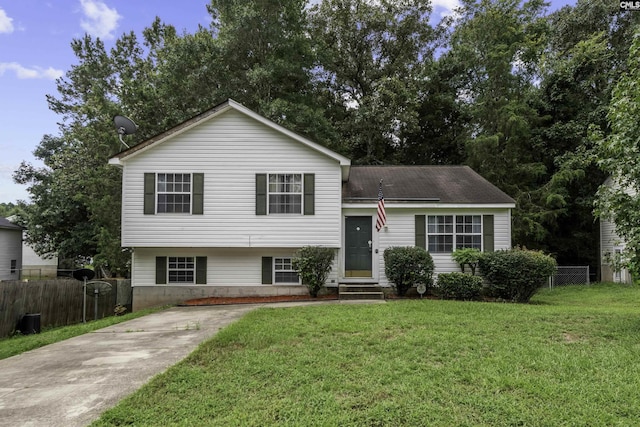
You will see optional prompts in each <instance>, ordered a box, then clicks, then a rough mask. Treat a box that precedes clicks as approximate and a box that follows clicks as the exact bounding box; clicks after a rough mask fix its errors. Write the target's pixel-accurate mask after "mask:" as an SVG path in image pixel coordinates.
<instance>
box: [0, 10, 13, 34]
mask: <svg viewBox="0 0 640 427" xmlns="http://www.w3.org/2000/svg"><path fill="white" fill-rule="evenodd" d="M12 21H13V19H12V18H9V17H8V16H7V12H5V11H4V10H3V9H0V33H13V24H12Z"/></svg>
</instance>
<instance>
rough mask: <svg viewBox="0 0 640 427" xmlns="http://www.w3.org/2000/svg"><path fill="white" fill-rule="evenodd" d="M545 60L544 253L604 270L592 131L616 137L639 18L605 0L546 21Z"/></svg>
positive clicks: (541, 105) (540, 131)
mask: <svg viewBox="0 0 640 427" xmlns="http://www.w3.org/2000/svg"><path fill="white" fill-rule="evenodd" d="M546 19H547V21H548V23H549V25H548V35H547V38H546V39H547V48H546V50H545V54H544V55H543V56H542V57H541V59H540V61H539V62H540V68H541V70H542V72H541V78H540V85H539V88H540V90H539V91H538V96H537V100H536V101H535V104H534V105H535V107H536V109H537V110H538V113H539V115H540V117H541V118H542V121H541V122H540V123H539V124H538V126H537V127H536V129H535V130H534V132H533V135H532V140H531V145H532V147H533V148H532V149H534V150H536V151H539V152H542V153H545V155H546V160H544V164H545V167H546V169H547V174H546V176H547V177H546V179H545V183H544V186H543V187H544V189H545V193H547V194H548V195H552V197H547V198H546V199H545V200H544V201H543V202H544V204H545V205H546V206H547V215H546V217H545V218H543V224H544V225H545V228H546V229H547V231H548V237H546V238H545V239H544V241H542V242H540V244H539V246H538V247H541V248H544V249H545V250H546V251H548V252H551V253H555V254H557V259H558V262H559V263H561V264H563V263H564V264H590V265H591V266H593V267H594V270H593V271H597V270H596V267H597V266H598V256H599V248H598V243H597V242H598V241H599V238H598V233H599V227H598V222H597V221H594V220H593V213H592V209H593V202H594V198H595V193H596V190H597V188H598V187H599V186H600V185H601V184H602V182H603V181H604V179H605V177H606V175H605V174H604V173H603V172H602V171H601V170H599V168H598V167H597V165H596V164H595V163H594V162H593V161H592V160H591V159H592V158H593V153H592V150H593V142H592V141H591V140H590V138H589V137H588V133H589V132H588V130H589V128H590V127H591V126H595V127H597V128H598V129H600V131H601V132H603V134H604V135H606V134H608V132H609V124H608V122H607V117H606V113H607V109H608V106H609V102H610V99H611V91H612V89H613V87H614V85H615V83H616V82H617V81H618V79H619V77H620V75H622V74H624V73H625V70H626V69H627V64H626V58H627V56H628V54H629V52H628V41H629V40H631V38H632V35H633V28H634V26H636V25H638V24H639V23H640V15H638V14H634V13H622V14H621V13H620V12H619V8H618V5H617V4H614V3H611V2H608V1H606V0H592V1H585V0H579V1H578V2H577V3H576V5H575V6H565V7H564V8H562V9H560V10H558V11H556V12H554V13H553V14H551V15H549V16H548V17H547V18H546Z"/></svg>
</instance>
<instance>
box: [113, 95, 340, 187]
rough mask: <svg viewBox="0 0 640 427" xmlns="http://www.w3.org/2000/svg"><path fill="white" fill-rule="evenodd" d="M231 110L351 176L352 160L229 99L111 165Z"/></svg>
mask: <svg viewBox="0 0 640 427" xmlns="http://www.w3.org/2000/svg"><path fill="white" fill-rule="evenodd" d="M230 109H234V110H236V111H239V112H240V113H242V114H244V115H246V116H248V117H251V118H253V119H254V120H257V121H258V122H260V123H262V124H264V125H266V126H268V127H270V128H272V129H274V130H276V131H278V132H280V133H282V134H284V135H286V136H288V137H289V138H292V139H294V140H296V141H298V142H300V143H301V144H303V145H305V146H307V147H309V148H311V149H313V150H315V151H317V152H320V153H322V154H324V155H326V156H328V157H330V158H332V159H334V160H336V161H337V162H339V164H340V166H341V167H342V178H343V180H346V179H347V177H348V176H349V166H350V165H351V160H349V159H348V158H347V157H344V156H342V155H340V154H338V153H336V152H334V151H332V150H329V149H328V148H326V147H323V146H322V145H320V144H317V143H315V142H313V141H311V140H309V139H307V138H305V137H303V136H300V135H298V134H296V133H295V132H292V131H290V130H288V129H286V128H284V127H282V126H280V125H279V124H277V123H274V122H272V121H271V120H269V119H267V118H265V117H262V116H261V115H260V114H258V113H256V112H254V111H251V110H250V109H248V108H247V107H245V106H243V105H242V104H239V103H237V102H236V101H234V100H233V99H228V100H227V101H225V102H223V103H222V104H219V105H217V106H215V107H213V108H212V109H210V110H208V111H206V112H204V113H202V114H199V115H197V116H195V117H193V118H191V119H189V120H186V121H184V122H182V123H180V124H179V125H177V126H174V127H173V128H171V129H169V130H167V131H165V132H163V133H161V134H158V135H156V136H154V137H152V138H150V139H148V140H146V141H144V142H141V143H140V144H137V145H134V146H133V147H131V148H129V149H127V150H124V151H121V152H120V153H118V154H116V155H114V156H112V157H111V158H110V159H109V164H112V165H122V161H124V160H126V159H128V158H129V157H131V156H134V155H136V154H138V153H141V152H144V151H146V150H148V149H149V148H151V147H153V146H155V145H158V144H162V143H163V142H165V141H167V140H168V139H170V138H172V137H174V136H176V135H179V134H181V133H183V132H185V131H187V130H189V129H191V128H193V127H195V126H197V125H199V124H201V123H204V122H206V121H207V120H210V119H212V118H214V117H216V116H218V115H220V114H222V113H224V112H225V111H228V110H230Z"/></svg>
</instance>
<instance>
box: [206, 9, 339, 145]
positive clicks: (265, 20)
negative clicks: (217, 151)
mask: <svg viewBox="0 0 640 427" xmlns="http://www.w3.org/2000/svg"><path fill="white" fill-rule="evenodd" d="M306 6H307V1H306V0H286V1H281V0H260V1H258V0H251V1H246V0H211V2H210V4H209V5H208V7H207V8H208V10H209V13H210V14H211V16H212V28H211V31H212V34H213V35H214V37H215V45H216V49H217V51H218V53H219V57H217V59H218V62H219V65H220V66H219V76H220V79H221V83H220V84H219V85H218V86H219V91H220V93H221V94H222V95H223V98H233V99H235V100H236V101H238V102H240V103H242V104H244V105H246V106H247V107H249V108H251V109H253V110H255V111H257V112H258V113H260V114H262V115H263V116H265V117H267V118H269V119H271V120H273V121H274V122H276V123H279V124H282V125H285V126H286V127H287V128H289V129H291V130H293V131H295V132H298V133H300V134H302V135H305V136H307V137H310V138H311V139H313V140H315V141H317V142H319V143H324V144H326V145H330V144H332V143H333V142H334V141H335V140H336V139H337V138H336V137H335V132H334V130H333V128H332V126H331V125H330V123H329V122H328V120H327V119H326V115H325V114H324V110H323V108H322V105H321V104H320V103H319V102H318V96H317V94H316V92H317V88H316V86H315V84H314V79H313V71H314V69H315V68H316V54H315V52H314V49H313V44H312V41H313V40H312V39H311V38H310V37H309V25H308V17H307V8H306ZM211 65H212V66H216V65H215V64H211Z"/></svg>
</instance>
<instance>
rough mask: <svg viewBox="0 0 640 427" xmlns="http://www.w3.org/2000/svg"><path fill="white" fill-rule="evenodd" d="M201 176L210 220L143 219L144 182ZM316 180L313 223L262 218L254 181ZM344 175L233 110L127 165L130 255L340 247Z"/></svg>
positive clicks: (125, 230)
mask: <svg viewBox="0 0 640 427" xmlns="http://www.w3.org/2000/svg"><path fill="white" fill-rule="evenodd" d="M149 172H155V173H191V174H192V175H193V173H196V172H197V173H203V174H204V196H203V198H204V202H203V203H204V209H203V211H204V214H203V215H197V216H196V215H189V216H186V215H183V214H169V213H167V214H162V215H153V216H150V215H146V216H145V215H144V213H143V211H144V209H143V194H144V174H145V173H149ZM287 172H292V173H296V174H314V175H315V197H314V202H315V213H314V215H266V216H258V215H256V210H255V206H256V205H255V204H256V187H255V177H256V174H270V173H287ZM341 187H342V179H341V169H340V165H339V163H338V161H337V160H335V159H331V158H329V157H327V156H326V155H324V154H321V153H318V152H317V151H315V150H312V149H311V148H309V147H306V146H304V145H303V144H301V143H300V142H298V141H295V140H293V139H291V138H289V137H287V136H285V135H283V134H282V133H280V132H277V131H275V130H273V129H271V128H269V127H267V126H266V125H264V124H262V123H260V122H258V121H256V120H253V119H251V118H249V117H247V116H245V115H243V114H242V113H240V112H237V111H235V110H229V111H227V112H224V113H222V114H220V115H219V116H217V117H215V118H213V119H212V120H210V121H208V122H205V123H202V124H200V125H199V126H196V127H194V128H192V129H190V130H188V131H186V132H184V133H181V134H179V135H177V136H176V137H174V138H173V139H170V140H167V141H165V142H162V143H160V144H157V145H155V146H153V148H151V149H149V150H148V151H144V152H141V153H139V154H137V155H136V156H134V157H132V158H130V159H129V160H128V161H126V162H125V167H124V170H123V207H122V217H123V221H122V245H123V246H126V247H169V246H174V247H247V248H248V247H262V248H274V247H287V248H294V247H302V246H307V245H319V246H327V247H334V248H337V247H338V246H339V245H340V238H341V237H340V236H341V225H340V208H341V195H340V192H341Z"/></svg>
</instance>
